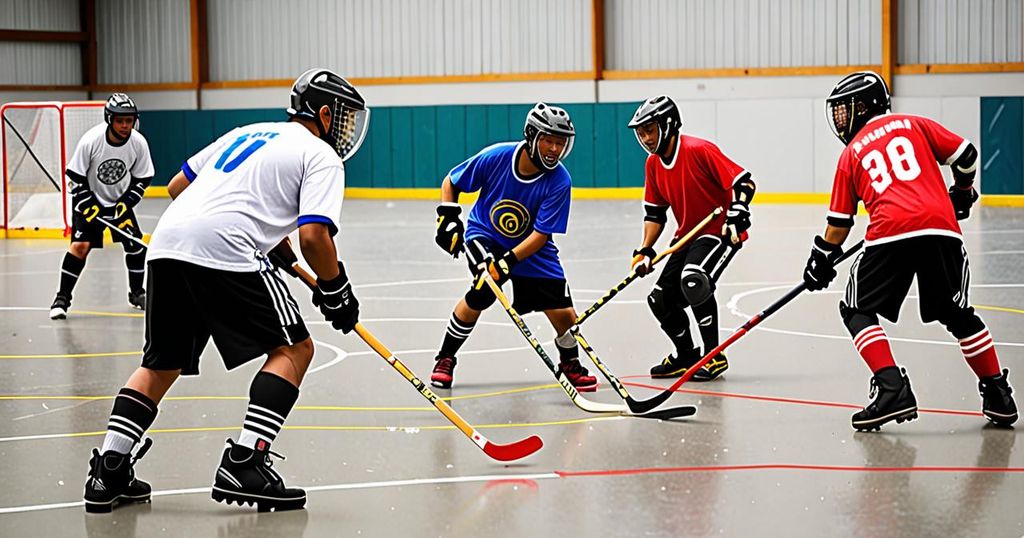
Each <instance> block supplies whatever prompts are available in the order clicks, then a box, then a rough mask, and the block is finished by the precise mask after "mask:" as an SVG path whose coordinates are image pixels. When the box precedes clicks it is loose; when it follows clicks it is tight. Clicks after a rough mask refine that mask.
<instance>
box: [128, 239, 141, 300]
mask: <svg viewBox="0 0 1024 538" xmlns="http://www.w3.org/2000/svg"><path fill="white" fill-rule="evenodd" d="M124 266H125V267H127V268H128V289H129V290H130V291H132V292H133V293H134V292H137V291H139V290H141V289H142V281H143V279H144V278H145V276H146V249H144V248H142V245H136V244H125V246H124Z"/></svg>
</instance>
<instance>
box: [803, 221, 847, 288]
mask: <svg viewBox="0 0 1024 538" xmlns="http://www.w3.org/2000/svg"><path fill="white" fill-rule="evenodd" d="M842 253H843V249H842V248H840V247H839V245H833V244H832V243H829V242H828V241H825V238H823V237H822V236H820V235H819V236H815V238H814V246H812V247H811V257H810V258H807V267H805V268H804V284H806V285H807V289H808V290H810V291H818V290H823V289H825V288H827V287H828V285H829V284H831V283H832V280H833V279H835V278H836V267H835V266H836V259H838V258H839V256H840V255H842Z"/></svg>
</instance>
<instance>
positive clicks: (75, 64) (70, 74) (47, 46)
mask: <svg viewBox="0 0 1024 538" xmlns="http://www.w3.org/2000/svg"><path fill="white" fill-rule="evenodd" d="M0 65H3V66H4V68H3V69H0V84H15V85H37V84H38V85H78V84H82V51H81V48H79V46H78V44H77V43H23V42H0Z"/></svg>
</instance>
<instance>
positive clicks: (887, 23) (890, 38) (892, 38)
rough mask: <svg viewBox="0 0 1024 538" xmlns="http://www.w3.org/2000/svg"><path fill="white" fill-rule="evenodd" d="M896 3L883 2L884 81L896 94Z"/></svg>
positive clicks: (890, 90) (890, 1)
mask: <svg viewBox="0 0 1024 538" xmlns="http://www.w3.org/2000/svg"><path fill="white" fill-rule="evenodd" d="M896 2H897V0H882V72H881V73H879V74H880V75H882V79H883V80H885V83H886V84H888V85H889V93H890V94H893V93H895V91H896V90H895V86H894V84H893V83H894V82H895V81H894V80H893V77H892V75H893V72H894V71H893V69H894V68H895V67H896V49H897V27H898V25H897V24H896V7H897V6H896Z"/></svg>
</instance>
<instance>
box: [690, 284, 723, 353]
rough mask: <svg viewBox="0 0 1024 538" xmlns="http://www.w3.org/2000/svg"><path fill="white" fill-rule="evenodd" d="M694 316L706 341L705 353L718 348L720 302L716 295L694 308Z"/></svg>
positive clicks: (702, 337)
mask: <svg viewBox="0 0 1024 538" xmlns="http://www.w3.org/2000/svg"><path fill="white" fill-rule="evenodd" d="M693 315H694V316H695V317H696V318H697V326H698V327H700V338H701V340H703V341H704V350H703V351H704V352H705V353H707V352H708V351H711V350H712V349H714V348H716V347H718V301H717V300H716V299H715V296H714V294H712V295H711V296H710V297H708V298H707V299H705V301H704V302H703V303H701V304H699V305H695V306H694V307H693Z"/></svg>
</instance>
